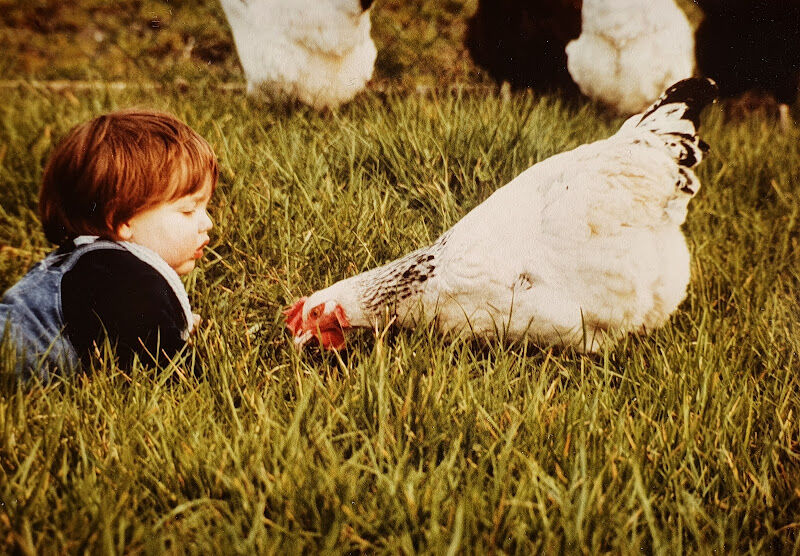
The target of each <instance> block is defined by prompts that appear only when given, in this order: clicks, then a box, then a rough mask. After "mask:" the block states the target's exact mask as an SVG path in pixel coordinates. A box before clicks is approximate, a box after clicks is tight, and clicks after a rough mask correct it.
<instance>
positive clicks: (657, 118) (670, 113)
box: [631, 77, 719, 168]
mask: <svg viewBox="0 0 800 556" xmlns="http://www.w3.org/2000/svg"><path fill="white" fill-rule="evenodd" d="M718 94H719V88H718V87H717V84H716V83H714V81H713V80H712V79H707V78H698V77H691V78H689V79H684V80H682V81H678V82H677V83H675V84H674V85H672V86H671V87H670V88H669V89H667V90H666V91H665V92H664V94H663V95H661V97H660V98H659V99H658V100H657V101H656V102H655V103H653V105H652V106H651V107H650V108H648V109H647V110H646V111H644V112H643V113H642V115H641V116H638V115H637V116H634V117H633V118H631V120H633V123H635V128H636V129H646V130H647V131H650V132H652V133H654V134H655V135H657V136H658V137H659V138H661V139H662V140H663V141H664V143H665V144H666V146H667V147H668V148H669V149H670V150H671V151H672V153H673V155H674V157H675V159H676V160H677V162H678V164H680V165H681V166H685V167H688V168H692V167H694V166H696V165H697V164H698V163H699V162H700V160H702V158H703V153H706V152H708V144H707V143H705V142H704V141H703V140H701V139H700V138H699V137H698V136H697V129H698V128H699V127H700V112H702V111H703V108H705V107H706V106H707V105H708V104H711V103H712V102H714V101H715V100H716V98H717V96H718ZM637 120H638V121H637Z"/></svg>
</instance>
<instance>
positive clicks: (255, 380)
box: [0, 88, 800, 553]
mask: <svg viewBox="0 0 800 556" xmlns="http://www.w3.org/2000/svg"><path fill="white" fill-rule="evenodd" d="M3 95H4V97H5V98H4V102H3V103H2V105H3V107H2V108H0V110H1V111H2V128H0V129H1V131H0V152H2V155H1V157H0V158H1V160H2V166H1V167H0V196H1V197H0V201H2V213H1V215H2V219H0V243H1V244H3V245H4V247H3V248H2V250H0V288H2V289H5V288H6V287H8V286H9V285H11V284H12V283H13V282H14V281H15V280H16V279H18V278H19V277H20V276H21V275H22V274H23V273H24V271H25V268H26V267H27V265H29V264H30V263H31V262H33V261H35V260H36V259H38V258H39V257H41V256H42V255H43V254H44V253H45V252H46V251H47V250H48V249H49V246H48V245H47V244H46V242H45V240H44V238H43V236H42V234H41V232H40V231H39V228H38V223H37V220H36V216H35V205H36V202H35V199H36V191H37V188H38V182H39V179H40V175H41V163H42V161H43V160H44V157H45V156H46V153H47V152H48V149H49V148H50V146H51V145H52V142H53V141H54V139H55V138H57V137H58V136H60V135H61V134H62V133H63V132H64V131H65V130H67V129H68V128H69V127H70V126H71V125H72V124H74V123H76V122H78V121H82V120H84V119H85V118H87V117H89V116H91V115H93V114H95V113H98V112H100V111H105V110H109V109H114V108H119V107H124V106H133V105H136V106H155V107H157V108H162V109H166V110H170V111H172V112H174V113H176V114H178V115H179V116H180V117H182V118H184V119H185V120H187V121H188V122H189V123H190V124H191V125H193V126H194V127H195V128H196V129H198V130H199V131H200V132H201V133H202V134H203V135H204V136H205V137H207V138H208V139H209V140H210V141H211V143H212V144H213V145H214V146H215V148H216V149H217V151H218V153H219V156H220V159H221V163H222V177H221V183H220V185H219V188H218V191H217V194H216V195H215V197H214V200H213V203H212V205H213V206H212V217H213V219H214V220H215V222H216V228H215V230H214V234H213V235H214V238H213V241H212V252H211V254H210V256H209V257H208V258H207V260H206V261H205V262H204V264H202V265H201V267H200V269H199V270H198V271H196V272H195V273H194V274H193V275H191V276H190V277H189V279H188V290H189V293H190V297H191V299H192V301H193V305H194V306H195V307H196V310H197V311H198V312H200V313H201V314H202V315H203V317H204V319H205V322H204V324H203V326H202V328H201V331H200V333H199V335H198V337H197V338H196V343H197V358H198V359H200V360H202V362H203V365H204V367H205V375H204V376H202V377H200V378H191V377H188V371H187V370H186V369H181V368H175V369H166V370H163V371H161V372H154V371H150V370H146V369H135V370H134V371H133V372H130V373H122V372H119V371H116V370H114V369H113V366H109V368H106V369H103V370H102V371H101V372H97V373H95V374H94V375H93V376H91V377H89V378H72V379H68V380H64V381H58V382H56V383H54V384H50V385H27V386H23V385H20V384H18V383H17V382H16V381H15V380H5V381H4V383H3V386H2V388H3V393H2V398H0V469H2V476H0V532H3V533H2V535H0V551H6V550H11V549H12V548H17V549H21V550H22V551H23V552H28V553H33V552H37V551H56V552H58V551H69V552H75V551H83V550H89V551H92V552H96V551H109V552H113V551H126V552H128V551H130V552H137V551H145V552H160V551H162V550H164V549H169V550H172V551H175V552H183V551H184V550H194V551H200V552H208V551H212V550H222V551H225V552H237V551H241V552H252V551H259V552H261V551H265V550H266V551H273V550H274V551H280V552H283V551H286V550H290V551H296V550H301V549H302V550H309V551H314V552H316V551H318V550H322V549H329V548H330V549H334V550H336V551H340V550H341V551H346V550H368V551H372V550H388V551H390V552H406V553H412V552H435V553H443V552H450V553H456V552H472V551H475V552H484V551H492V550H496V551H500V552H523V553H529V552H530V551H531V550H547V551H567V552H585V551H588V552H598V551H606V550H609V551H613V552H617V551H623V552H638V551H640V550H644V551H647V552H650V551H652V552H664V551H666V552H675V551H695V550H697V551H699V552H709V551H712V550H715V551H717V552H729V551H747V550H753V551H765V550H773V549H777V550H779V551H784V552H796V551H797V550H798V549H800V537H799V536H798V534H797V533H798V527H800V521H799V520H798V516H800V487H799V484H800V483H798V479H797V478H798V476H800V444H799V443H800V426H799V425H798V412H799V411H800V375H798V370H800V365H799V364H798V353H800V331H799V330H798V328H799V327H798V318H797V315H798V312H799V311H800V303H798V299H800V286H799V284H798V278H799V277H800V264H798V250H797V240H798V227H799V226H800V224H799V223H798V212H799V211H800V204H799V203H798V195H800V186H798V184H797V182H796V180H795V177H796V176H797V175H800V153H798V149H799V148H800V142H798V134H797V132H796V131H790V132H788V133H785V134H781V133H779V132H777V131H776V129H775V128H774V127H773V125H772V124H771V123H765V122H762V121H760V120H750V121H745V122H743V123H740V124H728V123H724V122H723V121H722V118H721V117H720V114H719V110H720V109H719V108H718V107H715V108H712V109H710V110H709V111H708V112H707V113H706V117H705V122H704V123H705V133H704V137H705V138H706V139H707V141H708V142H709V143H710V144H711V145H712V148H713V154H712V156H711V157H710V158H709V159H708V160H707V161H705V162H704V163H703V165H702V166H701V168H700V175H701V178H702V180H703V183H704V189H703V190H702V191H701V192H700V194H699V195H698V197H697V198H696V199H695V201H694V202H693V205H692V209H691V211H690V215H689V219H688V222H687V225H686V232H687V234H688V237H689V242H690V245H691V250H692V252H693V255H694V262H693V266H692V281H691V285H690V288H689V296H688V299H687V300H686V302H685V303H684V304H683V305H682V306H681V308H680V310H679V311H678V313H677V314H676V315H675V316H674V318H673V319H672V321H671V323H670V325H669V326H668V327H666V328H665V329H663V330H661V331H658V332H656V333H655V334H652V335H650V336H647V337H631V338H629V339H628V340H627V341H625V342H623V343H622V344H620V345H619V346H617V347H616V348H614V349H612V350H609V351H608V352H607V353H603V354H601V355H599V356H595V357H584V356H580V355H577V354H573V353H558V352H551V351H541V350H538V349H536V348H535V347H532V346H529V347H528V348H527V350H526V349H524V346H496V347H492V348H489V349H481V348H479V347H476V346H474V345H471V344H469V343H455V344H450V343H447V342H445V341H443V340H441V339H440V338H438V337H437V336H436V334H434V333H433V332H432V331H431V330H428V329H420V330H416V331H412V332H405V331H389V332H388V333H386V334H383V335H381V336H380V337H379V338H377V339H375V338H373V337H372V335H371V334H368V333H364V334H363V335H361V336H360V337H357V338H356V339H355V341H353V342H352V343H351V346H352V349H351V350H350V351H349V352H347V353H345V354H343V355H342V357H341V358H339V357H335V356H333V355H323V354H319V353H313V352H312V353H309V354H304V355H298V354H297V353H295V352H294V351H293V349H292V348H291V345H290V342H289V339H288V337H287V335H286V333H285V331H284V329H283V328H282V317H281V313H280V311H281V309H282V308H283V307H284V306H285V305H286V304H287V303H289V302H290V301H291V300H292V299H294V298H295V297H297V296H299V295H301V294H305V293H308V292H309V291H310V290H312V289H314V288H317V287H320V286H323V285H326V284H328V283H330V282H331V281H333V280H336V279H338V278H339V277H342V276H344V275H345V274H349V273H352V272H356V271H359V270H362V269H365V268H367V267H370V266H372V265H374V264H376V263H378V262H382V261H385V260H388V259H389V258H392V257H395V256H397V255H400V254H402V253H404V252H406V251H408V250H410V249H412V248H414V247H416V246H419V245H421V244H423V243H425V242H428V241H430V240H432V239H433V238H435V237H436V236H437V235H438V234H439V233H440V232H442V231H443V230H445V229H446V228H448V227H449V226H450V225H451V224H453V223H454V222H455V221H456V220H457V219H458V218H459V217H460V216H461V215H463V214H464V213H465V212H466V211H467V210H468V209H469V208H471V207H472V206H474V205H475V204H477V203H478V202H480V201H481V200H482V199H484V198H485V197H486V196H488V195H489V194H490V193H491V192H492V191H493V190H494V189H495V188H497V187H498V186H500V185H502V184H503V183H505V182H507V181H508V180H509V179H510V178H511V177H512V176H514V175H515V174H516V173H518V172H519V171H521V170H522V169H524V168H525V167H527V166H528V165H529V164H531V163H532V162H535V161H538V160H540V159H542V158H544V157H547V156H549V155H551V154H553V153H556V152H559V151H562V150H564V149H567V148H570V147H573V146H576V145H578V144H580V143H583V142H585V141H588V140H592V139H595V138H598V137H603V136H605V135H607V134H608V133H610V132H611V131H612V130H613V129H614V128H615V127H616V125H617V124H618V123H619V122H617V121H611V120H609V119H608V118H606V117H604V116H603V115H602V114H601V113H599V112H597V111H596V110H595V109H594V108H593V107H591V106H589V105H581V106H565V105H563V104H562V103H560V101H558V100H557V99H553V98H535V97H533V96H529V95H520V96H512V98H511V99H510V100H508V101H505V102H504V101H503V100H502V99H501V98H499V97H497V96H494V95H491V94H489V95H487V94H481V95H472V96H469V95H461V96H458V95H438V96H433V97H422V96H417V95H405V96H404V95H389V96H378V95H366V96H363V97H360V98H359V99H358V100H357V101H356V102H355V103H353V104H351V105H349V106H347V107H346V108H344V109H342V110H340V111H338V112H335V113H329V114H325V115H319V114H316V113H312V112H310V111H307V110H305V109H303V108H298V109H287V108H286V107H276V106H270V105H267V104H263V103H260V102H259V101H256V100H249V99H245V98H242V97H241V96H239V95H238V94H234V93H221V92H219V91H216V90H214V89H208V90H206V89H203V88H197V89H192V90H189V91H185V90H183V89H170V88H166V89H164V90H161V91H159V92H154V91H135V90H129V91H123V92H118V91H117V92H115V91H102V90H101V91H94V92H85V93H82V94H80V95H74V94H72V93H67V94H56V93H50V92H42V91H39V90H35V89H24V90H18V91H15V92H14V91H10V92H9V91H6V92H4V93H3ZM4 364H5V365H8V358H7V357H6V358H5V359H4ZM7 371H8V369H7V368H6V372H7ZM176 378H177V380H174V379H176ZM2 547H5V549H3V548H2Z"/></svg>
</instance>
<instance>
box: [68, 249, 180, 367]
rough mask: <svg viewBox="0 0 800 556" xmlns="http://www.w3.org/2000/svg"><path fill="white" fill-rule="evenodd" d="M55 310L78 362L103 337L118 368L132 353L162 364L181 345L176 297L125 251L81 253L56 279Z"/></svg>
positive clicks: (158, 276)
mask: <svg viewBox="0 0 800 556" xmlns="http://www.w3.org/2000/svg"><path fill="white" fill-rule="evenodd" d="M61 308H62V314H63V317H64V324H65V333H66V335H67V337H68V338H69V340H70V342H72V345H73V347H74V348H75V350H76V351H77V352H78V355H79V356H80V358H81V361H82V362H83V363H84V364H87V363H89V362H90V361H91V359H92V357H93V355H94V354H95V352H96V350H97V347H99V348H100V349H102V346H103V345H104V341H105V339H106V338H108V340H109V341H110V344H111V345H112V346H113V347H114V349H115V354H116V356H117V358H118V361H119V364H120V366H121V367H123V368H127V367H130V365H131V363H132V362H133V359H134V356H137V355H138V356H139V358H140V359H141V360H142V361H144V362H146V363H150V364H152V363H156V364H159V365H163V364H166V363H167V362H169V360H171V359H172V358H173V357H175V355H176V354H178V353H179V352H180V351H181V350H183V349H184V348H185V346H186V342H185V341H184V340H183V338H182V337H181V334H182V332H183V330H185V329H186V326H187V323H186V318H185V317H184V314H183V310H182V309H181V305H180V302H179V301H178V298H177V296H176V295H175V293H174V292H173V291H172V289H171V288H170V286H169V284H168V283H167V281H166V279H165V278H164V277H163V276H161V274H159V272H158V271H157V270H156V269H154V268H153V267H151V266H150V265H148V264H147V263H145V262H143V261H141V260H140V259H139V258H137V257H136V256H135V255H133V254H132V253H129V252H128V251H122V250H116V249H98V250H95V251H89V252H88V253H86V254H85V255H83V256H81V258H80V259H79V260H78V262H77V263H76V264H75V265H74V266H73V267H72V268H71V269H70V270H69V271H67V272H66V273H65V274H64V277H63V278H62V282H61Z"/></svg>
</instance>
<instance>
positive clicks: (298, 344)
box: [294, 330, 314, 351]
mask: <svg viewBox="0 0 800 556" xmlns="http://www.w3.org/2000/svg"><path fill="white" fill-rule="evenodd" d="M313 339H314V333H313V332H311V331H310V330H306V331H305V332H303V333H302V334H299V335H297V336H295V337H294V347H295V348H297V350H298V351H301V350H302V349H303V348H304V347H305V345H306V344H307V343H308V342H310V341H311V340H313Z"/></svg>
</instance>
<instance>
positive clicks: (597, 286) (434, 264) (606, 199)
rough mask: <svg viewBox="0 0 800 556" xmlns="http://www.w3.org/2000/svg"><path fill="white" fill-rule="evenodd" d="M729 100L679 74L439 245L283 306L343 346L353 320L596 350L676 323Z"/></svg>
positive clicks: (296, 325) (472, 215) (295, 320)
mask: <svg viewBox="0 0 800 556" xmlns="http://www.w3.org/2000/svg"><path fill="white" fill-rule="evenodd" d="M716 95H717V86H716V84H715V83H714V82H713V81H711V80H709V79H697V78H693V79H687V80H684V81H681V82H679V83H676V84H675V85H673V86H672V87H670V88H669V89H668V90H667V91H666V92H665V93H664V95H663V96H662V97H661V99H660V100H659V101H658V102H657V103H655V104H654V105H653V106H652V107H650V109H648V110H647V111H646V112H644V114H639V115H636V116H633V117H631V118H630V119H628V120H627V121H626V122H625V123H624V124H623V125H622V127H621V128H620V130H619V131H618V132H617V133H616V134H614V135H613V136H611V137H609V138H607V139H604V140H600V141H596V142H594V143H590V144H587V145H582V146H580V147H578V148H576V149H574V150H571V151H568V152H564V153H561V154H559V155H556V156H553V157H551V158H548V159H546V160H544V161H542V162H539V163H538V164H535V165H534V166H532V167H531V168H528V169H527V170H526V171H524V172H523V173H521V174H520V175H519V176H517V177H516V178H515V179H514V180H513V181H511V182H510V183H508V184H507V185H505V186H504V187H502V188H500V189H498V190H497V191H495V192H494V194H492V195H491V196H490V197H489V198H488V199H486V200H485V201H484V202H483V203H481V204H480V205H478V206H477V207H475V208H474V209H473V210H472V211H470V212H469V213H468V214H467V215H466V216H464V218H462V219H461V220H460V221H459V222H457V223H456V224H455V225H454V226H453V227H452V228H451V229H450V230H448V231H447V232H445V233H444V234H442V235H441V236H440V237H439V238H438V239H437V240H436V241H435V242H434V243H433V245H431V246H429V247H424V248H422V249H419V250H417V251H414V252H412V253H410V254H408V255H406V256H404V257H402V258H400V259H397V260H395V261H393V262H390V263H388V264H386V265H384V266H381V267H379V268H375V269H372V270H369V271H367V272H364V273H362V274H359V275H357V276H353V277H350V278H347V279H344V280H341V281H339V282H337V283H335V284H333V285H332V286H330V287H328V288H325V289H322V290H319V291H317V292H315V293H313V294H312V295H310V296H309V297H307V298H302V299H300V300H299V301H297V302H296V303H295V304H294V305H293V306H292V307H290V308H289V309H287V310H286V311H285V312H284V313H285V315H286V319H287V321H286V322H287V327H288V328H289V330H290V331H291V332H292V334H293V335H294V342H295V344H296V345H298V346H302V345H304V344H305V343H307V342H309V341H311V340H314V339H316V340H317V341H319V343H320V344H321V345H322V346H323V347H326V348H329V349H337V350H338V349H341V348H342V347H343V346H344V343H345V331H346V330H348V329H349V328H352V327H370V328H377V327H380V326H382V325H383V324H385V323H386V322H388V321H387V320H386V319H387V318H388V319H395V320H396V322H397V323H398V324H399V325H401V326H414V325H415V324H419V323H427V322H431V321H433V322H434V323H435V325H436V326H437V327H438V328H439V329H440V330H441V331H442V332H449V333H456V334H467V335H474V336H477V337H480V338H485V339H488V340H492V339H496V338H507V339H512V340H513V339H520V338H523V337H525V336H527V337H529V338H530V339H531V340H532V341H533V342H535V343H537V344H538V345H553V344H558V345H564V346H573V347H575V348H576V349H578V350H581V351H587V352H592V351H596V350H597V349H599V348H600V347H601V346H602V345H604V344H613V342H614V341H615V340H617V339H619V338H620V337H621V336H622V335H624V334H626V333H628V332H633V331H636V332H638V331H643V330H645V331H647V330H652V329H655V328H657V327H659V326H661V325H663V324H664V323H665V322H666V321H667V319H668V318H669V316H670V314H671V313H672V312H673V311H674V310H675V309H676V308H677V307H678V304H680V302H681V301H682V300H683V299H684V297H685V295H686V287H687V284H688V282H689V262H690V260H689V251H688V248H687V246H686V241H685V239H684V236H683V233H682V231H681V224H682V223H683V221H684V219H685V218H686V211H687V204H688V202H689V200H690V199H691V198H692V197H693V196H694V195H695V193H697V191H698V189H699V187H700V183H699V181H698V179H697V177H696V176H695V174H694V172H693V171H692V168H693V167H694V166H695V165H697V164H698V163H699V162H700V161H701V159H702V158H703V154H704V153H705V152H706V151H707V150H708V146H707V145H706V144H705V143H704V142H703V141H702V140H700V139H699V138H698V136H697V127H698V124H699V115H700V111H701V110H702V109H703V107H704V106H705V105H707V104H708V103H710V102H712V101H713V100H714V99H715V98H716Z"/></svg>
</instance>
